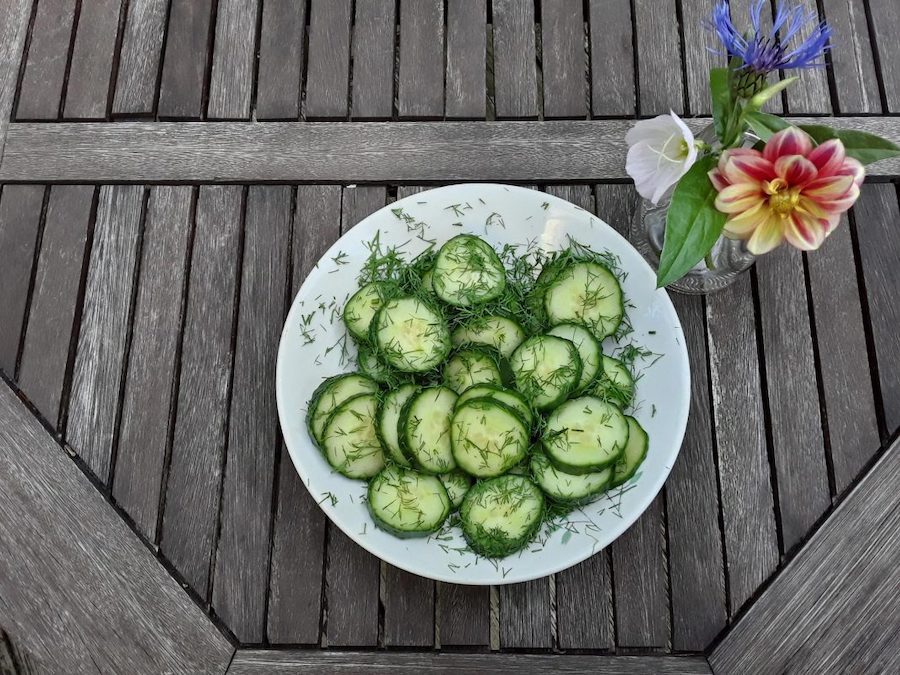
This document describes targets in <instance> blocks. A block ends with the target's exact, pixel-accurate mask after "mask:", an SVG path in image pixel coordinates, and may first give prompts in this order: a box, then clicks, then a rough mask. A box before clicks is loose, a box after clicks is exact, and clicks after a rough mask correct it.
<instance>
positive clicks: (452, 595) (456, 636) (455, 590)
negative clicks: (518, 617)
mask: <svg viewBox="0 0 900 675" xmlns="http://www.w3.org/2000/svg"><path fill="white" fill-rule="evenodd" d="M490 621H491V598H490V589H489V588H488V587H487V586H460V585H458V584H444V583H441V582H438V584H437V623H438V626H439V631H440V638H441V647H449V646H459V645H467V646H476V645H477V646H487V645H489V644H490V642H491V623H490Z"/></svg>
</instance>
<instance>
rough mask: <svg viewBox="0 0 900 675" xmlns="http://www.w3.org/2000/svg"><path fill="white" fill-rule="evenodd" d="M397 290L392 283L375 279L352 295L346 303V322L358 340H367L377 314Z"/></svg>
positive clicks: (348, 328) (351, 333)
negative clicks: (370, 326)
mask: <svg viewBox="0 0 900 675" xmlns="http://www.w3.org/2000/svg"><path fill="white" fill-rule="evenodd" d="M396 291H397V289H396V288H395V287H394V286H392V285H391V284H387V283H385V282H381V281H374V282H372V283H370V284H366V285H365V286H363V287H362V288H360V289H359V290H358V291H356V293H354V294H353V295H352V296H350V299H349V300H347V304H346V305H344V324H345V325H346V326H347V330H348V331H350V335H352V336H353V337H355V338H356V339H357V340H365V339H366V338H367V337H368V335H369V325H370V324H371V323H372V319H373V318H374V316H375V314H376V313H377V312H378V310H379V309H381V307H382V306H383V305H384V303H385V301H386V300H387V299H388V298H389V297H391V296H392V295H395V294H396Z"/></svg>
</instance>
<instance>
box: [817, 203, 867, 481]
mask: <svg viewBox="0 0 900 675" xmlns="http://www.w3.org/2000/svg"><path fill="white" fill-rule="evenodd" d="M806 260H807V264H808V266H809V286H810V291H811V295H812V304H813V313H814V315H815V327H816V343H817V344H818V348H819V368H820V372H821V378H822V394H823V404H824V410H825V418H826V422H827V432H828V448H829V452H830V454H831V464H832V467H833V470H834V483H835V489H836V490H837V493H838V494H840V493H842V492H844V491H845V490H846V489H847V488H848V487H850V485H851V483H852V482H853V481H854V480H855V478H856V477H857V476H858V475H859V473H860V471H862V469H863V467H864V466H865V465H866V464H867V463H868V461H869V460H870V459H871V458H872V456H873V455H874V454H875V452H876V450H877V449H878V447H879V445H880V443H879V439H878V419H877V415H876V414H875V400H874V397H873V394H872V378H871V376H870V375H868V373H870V372H871V371H873V370H874V368H872V367H871V365H870V363H869V356H868V350H867V348H866V336H865V328H864V326H865V323H864V322H863V314H862V309H861V305H860V289H859V285H858V283H857V274H856V261H855V260H854V255H853V243H852V241H851V237H850V225H849V223H848V221H847V216H846V215H844V216H843V217H842V219H841V223H840V224H839V225H838V227H837V229H835V230H834V231H833V232H832V233H831V235H829V237H828V241H827V242H826V243H825V244H823V245H822V247H821V248H820V249H819V250H818V251H816V252H815V254H813V255H809V256H807V258H806Z"/></svg>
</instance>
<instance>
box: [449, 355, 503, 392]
mask: <svg viewBox="0 0 900 675" xmlns="http://www.w3.org/2000/svg"><path fill="white" fill-rule="evenodd" d="M444 382H445V383H446V384H447V386H448V387H450V388H451V389H452V390H453V391H455V392H456V393H457V394H461V393H462V392H464V391H465V390H466V389H468V388H469V387H473V386H475V385H476V384H497V385H499V384H502V382H503V376H502V375H501V374H500V367H499V366H498V365H497V360H496V359H495V358H494V357H493V356H492V355H491V354H489V353H488V352H486V351H483V350H480V349H461V350H460V351H458V352H456V354H454V355H453V356H451V357H450V360H449V361H447V363H446V364H445V365H444Z"/></svg>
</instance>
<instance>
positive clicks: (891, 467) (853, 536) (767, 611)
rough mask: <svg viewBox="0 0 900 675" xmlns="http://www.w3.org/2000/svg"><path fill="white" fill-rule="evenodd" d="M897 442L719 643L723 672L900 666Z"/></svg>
mask: <svg viewBox="0 0 900 675" xmlns="http://www.w3.org/2000/svg"><path fill="white" fill-rule="evenodd" d="M898 480H900V446H898V444H897V443H896V442H895V443H894V445H893V446H892V447H890V448H889V449H888V450H887V451H886V453H885V455H884V457H882V459H881V460H880V461H879V462H878V463H877V464H876V465H875V466H874V467H873V468H872V469H871V471H869V473H868V474H867V475H866V476H865V478H863V480H862V481H861V482H860V483H859V484H858V485H857V486H856V487H855V488H854V489H853V492H851V493H850V495H849V496H848V497H847V499H846V500H845V501H844V502H843V503H842V504H841V505H840V506H839V507H838V508H837V510H836V511H835V512H834V513H833V514H831V516H830V517H829V518H828V520H827V521H826V522H825V523H824V524H823V525H822V527H821V528H820V529H819V530H818V531H817V532H816V533H815V534H814V535H813V537H812V539H810V540H809V542H807V543H806V544H805V545H804V546H803V548H802V549H801V550H800V552H799V553H798V555H797V556H796V557H795V558H794V559H793V560H792V561H791V562H790V563H789V564H788V566H787V567H786V568H785V569H784V571H783V572H781V574H779V575H778V577H777V578H776V579H775V580H774V581H773V582H772V585H771V586H769V587H768V588H767V589H766V590H765V592H764V593H763V594H762V596H761V597H760V598H759V600H757V602H756V603H754V605H753V606H752V607H751V608H750V610H749V611H748V612H747V614H746V615H745V616H744V617H743V618H742V619H741V620H740V621H739V622H738V623H737V624H736V625H735V626H734V628H733V629H732V630H731V632H730V633H728V635H726V636H725V639H724V640H723V641H722V642H721V643H720V644H719V645H718V646H717V647H716V648H715V649H714V650H713V651H712V653H711V655H710V662H711V664H712V667H713V668H714V669H715V671H716V672H718V673H735V672H745V673H749V672H764V671H765V672H791V673H800V672H803V673H839V672H859V673H876V672H877V673H889V672H897V670H898V669H900V650H898V649H897V644H898V640H900V632H898V629H900V626H898V624H897V616H898V613H900V595H898V594H897V588H898V587H900V568H898V567H897V557H898V556H900V508H898V507H897V498H896V494H897V493H896V486H897V482H898Z"/></svg>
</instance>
